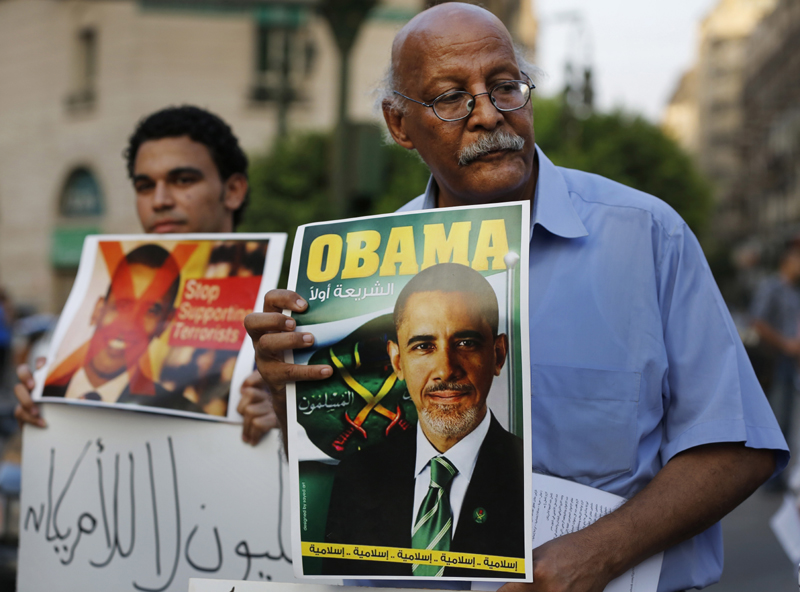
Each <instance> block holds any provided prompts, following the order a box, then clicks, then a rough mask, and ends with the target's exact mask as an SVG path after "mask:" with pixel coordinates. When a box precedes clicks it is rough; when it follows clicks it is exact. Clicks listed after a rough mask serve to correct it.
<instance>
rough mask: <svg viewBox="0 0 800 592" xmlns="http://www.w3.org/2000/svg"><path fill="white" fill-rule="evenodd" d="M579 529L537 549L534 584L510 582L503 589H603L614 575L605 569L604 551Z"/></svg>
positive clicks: (541, 591) (531, 591)
mask: <svg viewBox="0 0 800 592" xmlns="http://www.w3.org/2000/svg"><path fill="white" fill-rule="evenodd" d="M587 538H588V537H587V531H585V530H579V531H578V532H574V533H572V534H567V535H564V536H561V537H558V538H557V539H553V540H552V541H548V542H547V543H545V544H543V545H541V546H540V547H537V548H536V549H534V550H533V583H532V584H513V583H511V584H506V585H505V586H503V587H502V588H500V590H501V591H502V592H603V590H604V589H605V587H606V586H607V585H608V582H610V581H611V580H612V579H613V578H612V577H611V574H609V573H606V572H605V571H604V569H603V562H602V557H600V555H601V553H600V552H601V551H602V548H598V546H597V545H593V544H592V542H591V541H590V540H586V539H587Z"/></svg>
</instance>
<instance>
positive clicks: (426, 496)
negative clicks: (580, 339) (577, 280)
mask: <svg viewBox="0 0 800 592" xmlns="http://www.w3.org/2000/svg"><path fill="white" fill-rule="evenodd" d="M529 220H530V214H529V204H528V203H526V202H523V203H510V204H502V205H492V206H475V207H469V208H448V209H445V210H435V211H431V212H414V213H404V214H394V215H389V216H375V217H369V218H361V219H353V220H344V221H338V222H329V223H320V224H311V225H307V226H304V227H301V228H300V229H299V230H298V234H297V238H296V239H295V246H294V251H293V256H292V268H291V273H290V280H289V287H290V289H294V290H295V291H297V292H298V293H299V294H300V295H301V296H303V297H304V298H305V299H307V301H308V303H309V306H308V310H307V311H306V312H305V313H303V314H298V315H295V320H296V321H297V327H298V330H302V331H305V332H310V333H312V334H313V335H314V338H315V342H314V345H313V346H312V347H311V348H309V349H306V350H297V351H294V352H291V353H290V355H289V359H288V360H287V361H290V362H293V363H296V364H328V365H330V366H331V367H332V368H333V370H334V372H333V375H332V376H331V377H330V378H329V379H326V380H322V381H314V382H301V383H296V384H289V385H288V389H287V394H288V415H289V426H290V428H289V434H288V437H289V455H290V475H291V487H292V491H293V492H294V493H293V496H292V504H293V514H292V515H293V524H292V527H293V544H294V555H295V557H302V558H303V561H302V562H300V561H295V563H294V565H295V569H296V573H297V574H298V575H303V576H312V577H313V576H323V575H324V576H328V577H330V576H334V577H337V576H344V577H353V576H365V577H369V578H372V579H381V578H384V579H389V578H392V579H397V578H402V577H412V576H416V577H421V578H433V577H440V578H443V579H457V580H458V579H460V580H464V579H476V578H481V579H486V580H497V581H508V580H527V581H530V579H531V576H532V563H531V551H530V542H529V541H530V524H531V522H530V479H529V471H528V470H527V467H529V466H530V445H529V443H530V427H529V416H530V415H529V397H528V396H525V395H526V394H528V393H529V364H528V362H527V349H528V334H527V328H528V324H527V319H525V318H523V315H524V314H526V307H524V306H521V303H523V302H527V287H528V280H527V271H528V261H527V258H528V248H527V242H528V236H529Z"/></svg>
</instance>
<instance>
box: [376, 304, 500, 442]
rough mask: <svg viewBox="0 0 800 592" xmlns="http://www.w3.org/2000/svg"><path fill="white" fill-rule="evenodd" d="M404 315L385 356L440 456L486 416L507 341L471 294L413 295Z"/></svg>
mask: <svg viewBox="0 0 800 592" xmlns="http://www.w3.org/2000/svg"><path fill="white" fill-rule="evenodd" d="M404 311H405V312H404V314H403V316H402V320H401V322H400V325H399V326H398V327H397V341H396V342H394V341H390V342H389V345H388V352H389V357H390V359H391V361H392V366H393V367H394V370H395V373H396V374H397V376H398V378H400V379H401V380H405V382H406V386H407V388H408V392H409V394H410V395H411V399H412V400H413V401H414V405H415V406H416V408H417V413H418V415H419V418H420V423H421V425H422V430H423V432H424V433H425V435H426V437H427V438H428V440H430V442H431V443H432V444H433V445H434V446H435V447H436V448H437V449H439V450H440V451H444V450H443V449H447V448H450V447H451V446H453V445H454V444H455V443H456V442H458V441H459V440H461V438H463V437H464V436H466V435H467V434H469V433H470V432H471V431H472V430H474V429H475V427H477V425H478V424H479V423H480V422H481V420H483V418H484V417H485V416H486V398H487V397H488V395H489V389H490V388H491V386H492V380H493V379H494V377H495V376H498V375H499V374H500V370H501V369H502V368H503V364H504V363H505V359H506V352H507V350H508V342H507V339H506V336H505V335H497V336H494V335H493V332H492V328H491V326H490V324H489V322H488V321H487V320H486V318H485V316H484V315H483V314H482V313H481V308H480V306H478V305H477V303H476V302H475V296H474V295H472V294H467V293H463V292H442V291H430V292H417V293H415V294H412V295H411V296H410V297H409V298H408V300H407V301H406V304H405V307H404Z"/></svg>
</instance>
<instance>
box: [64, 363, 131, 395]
mask: <svg viewBox="0 0 800 592" xmlns="http://www.w3.org/2000/svg"><path fill="white" fill-rule="evenodd" d="M128 382H130V380H129V377H128V373H127V372H122V373H120V374H119V376H117V377H116V378H113V379H111V380H109V381H108V382H104V383H103V384H101V385H100V386H98V387H96V388H95V387H94V386H92V383H91V382H89V377H88V376H87V375H86V370H84V369H83V367H81V368H79V369H78V371H77V372H75V374H74V375H73V376H72V379H71V380H70V381H69V386H68V387H67V392H66V393H65V394H64V397H65V398H66V399H81V398H83V396H84V395H85V394H87V393H91V392H95V393H97V394H98V395H100V399H101V400H102V401H103V402H104V403H116V402H117V399H119V397H120V395H121V394H122V391H124V390H125V387H126V386H127V384H128Z"/></svg>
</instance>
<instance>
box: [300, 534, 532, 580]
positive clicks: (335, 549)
mask: <svg viewBox="0 0 800 592" xmlns="http://www.w3.org/2000/svg"><path fill="white" fill-rule="evenodd" d="M302 553H303V557H331V558H333V559H354V560H357V561H359V560H360V561H388V562H390V563H420V564H423V565H445V566H451V567H463V568H466V569H483V570H487V571H498V572H499V571H504V572H512V573H521V574H524V573H525V560H524V559H521V558H519V557H498V556H495V555H482V554H480V553H459V552H457V551H425V550H422V549H402V548H399V547H373V546H371V545H342V544H338V543H308V542H305V541H304V542H303V543H302Z"/></svg>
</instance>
